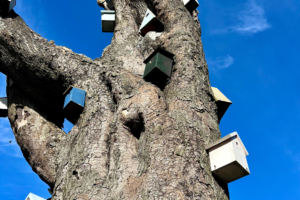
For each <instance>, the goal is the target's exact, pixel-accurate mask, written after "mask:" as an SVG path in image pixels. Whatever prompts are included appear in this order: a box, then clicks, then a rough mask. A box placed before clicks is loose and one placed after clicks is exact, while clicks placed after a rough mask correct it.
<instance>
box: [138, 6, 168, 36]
mask: <svg viewBox="0 0 300 200" xmlns="http://www.w3.org/2000/svg"><path fill="white" fill-rule="evenodd" d="M149 31H155V32H163V31H164V25H163V23H162V22H161V21H159V19H158V18H157V17H156V16H155V15H154V14H153V13H152V12H151V11H150V10H149V9H148V10H147V12H146V15H145V17H144V20H143V22H142V25H141V27H140V30H139V33H140V34H141V35H142V36H145V35H146V34H147V33H148V32H149Z"/></svg>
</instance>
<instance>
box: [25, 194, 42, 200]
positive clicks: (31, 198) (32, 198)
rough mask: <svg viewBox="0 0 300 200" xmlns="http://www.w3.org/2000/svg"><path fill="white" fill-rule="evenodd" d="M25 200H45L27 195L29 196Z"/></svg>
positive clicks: (33, 195)
mask: <svg viewBox="0 0 300 200" xmlns="http://www.w3.org/2000/svg"><path fill="white" fill-rule="evenodd" d="M25 200H46V199H44V198H42V197H39V196H37V195H35V194H32V193H29V195H28V196H27V197H26V199H25Z"/></svg>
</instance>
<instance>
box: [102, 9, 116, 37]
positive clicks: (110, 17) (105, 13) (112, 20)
mask: <svg viewBox="0 0 300 200" xmlns="http://www.w3.org/2000/svg"><path fill="white" fill-rule="evenodd" d="M101 23H102V31H103V32H114V30H115V24H116V12H115V11H114V10H101Z"/></svg>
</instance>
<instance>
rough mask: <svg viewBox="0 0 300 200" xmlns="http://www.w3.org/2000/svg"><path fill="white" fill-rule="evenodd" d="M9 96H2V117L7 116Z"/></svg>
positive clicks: (0, 110) (0, 99)
mask: <svg viewBox="0 0 300 200" xmlns="http://www.w3.org/2000/svg"><path fill="white" fill-rule="evenodd" d="M7 116H8V109H7V98H0V117H7Z"/></svg>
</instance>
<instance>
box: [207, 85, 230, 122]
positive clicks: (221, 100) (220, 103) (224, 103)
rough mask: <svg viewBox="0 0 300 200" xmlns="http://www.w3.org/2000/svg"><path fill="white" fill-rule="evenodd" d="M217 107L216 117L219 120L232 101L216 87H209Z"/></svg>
mask: <svg viewBox="0 0 300 200" xmlns="http://www.w3.org/2000/svg"><path fill="white" fill-rule="evenodd" d="M211 89H212V91H213V95H214V97H215V100H216V103H217V107H218V118H219V121H221V119H222V117H223V115H224V114H225V112H226V111H227V109H228V108H229V106H230V105H231V104H232V102H231V101H230V100H229V99H228V98H227V97H226V96H225V95H224V94H223V93H222V92H221V91H220V90H219V89H218V88H215V87H211Z"/></svg>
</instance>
